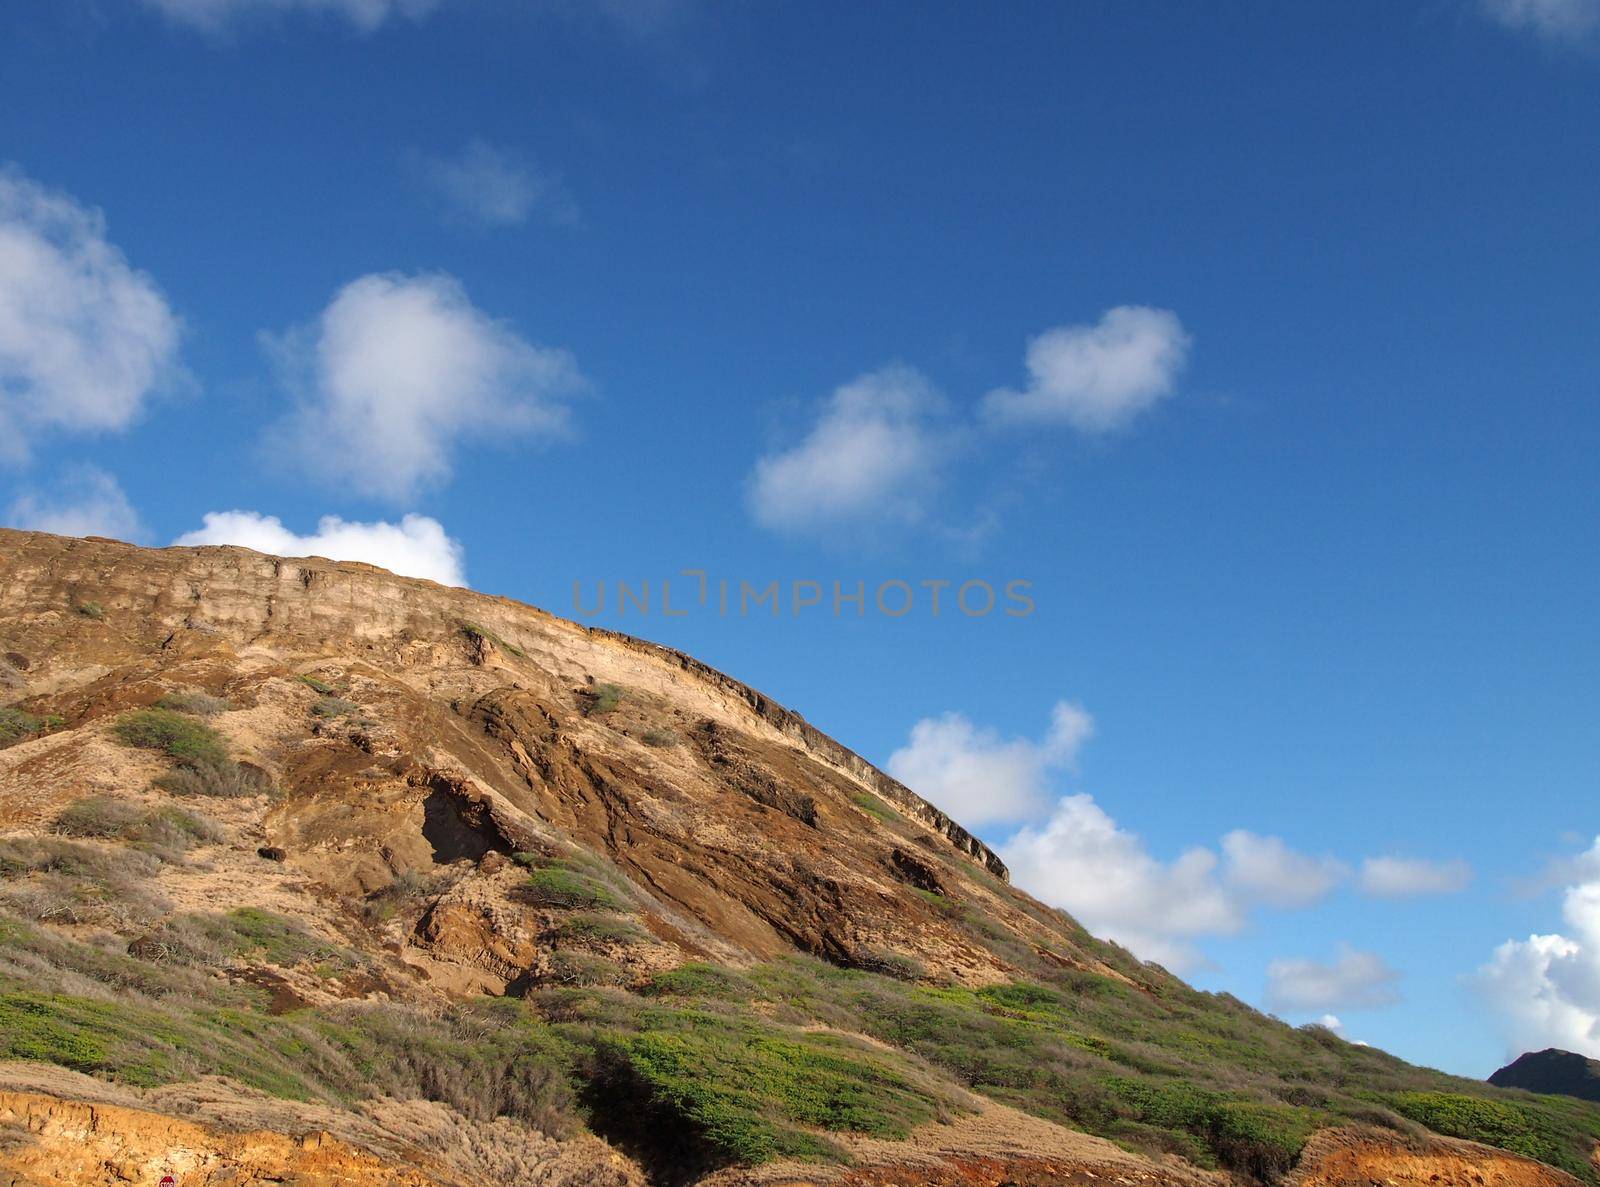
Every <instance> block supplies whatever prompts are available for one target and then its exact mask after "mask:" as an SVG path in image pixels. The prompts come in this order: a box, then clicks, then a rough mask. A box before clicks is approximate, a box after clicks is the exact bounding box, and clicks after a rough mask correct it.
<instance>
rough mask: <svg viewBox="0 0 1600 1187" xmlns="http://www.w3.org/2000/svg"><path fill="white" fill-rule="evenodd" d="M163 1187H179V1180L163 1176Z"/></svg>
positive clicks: (171, 1176)
mask: <svg viewBox="0 0 1600 1187" xmlns="http://www.w3.org/2000/svg"><path fill="white" fill-rule="evenodd" d="M161 1187H178V1180H177V1178H176V1177H175V1176H173V1175H162V1176H161Z"/></svg>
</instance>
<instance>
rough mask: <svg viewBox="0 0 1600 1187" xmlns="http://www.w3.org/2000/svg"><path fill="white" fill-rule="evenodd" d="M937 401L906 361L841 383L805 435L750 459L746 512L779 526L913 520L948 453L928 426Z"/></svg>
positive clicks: (945, 444)
mask: <svg viewBox="0 0 1600 1187" xmlns="http://www.w3.org/2000/svg"><path fill="white" fill-rule="evenodd" d="M942 404H943V402H942V401H941V399H940V398H939V396H938V394H937V393H936V392H935V391H934V390H933V388H932V386H931V385H930V384H929V383H928V381H927V380H926V379H925V378H924V377H923V376H922V375H921V374H920V373H918V372H917V371H915V370H913V369H911V368H910V367H905V366H892V367H885V368H884V369H883V370H881V371H874V372H872V373H870V374H867V375H863V376H861V377H860V378H859V379H856V380H855V381H854V382H851V383H847V384H845V385H844V386H843V387H841V388H839V389H838V390H837V391H835V392H834V393H833V396H832V398H831V399H830V400H829V401H828V402H827V404H826V406H825V407H824V408H823V410H822V414H821V416H820V417H819V418H818V420H817V423H816V425H815V426H813V428H812V430H811V432H810V433H809V434H807V436H806V438H805V440H803V441H801V442H800V443H799V444H798V445H796V446H795V447H794V448H792V449H790V450H787V451H785V452H783V453H776V454H769V455H768V456H766V457H763V458H761V459H760V460H758V461H757V462H756V467H755V472H754V474H753V475H752V478H751V483H750V492H749V499H750V509H751V511H752V513H753V514H754V515H755V517H756V519H757V520H758V521H759V522H761V523H762V524H764V525H765V526H767V527H770V528H776V529H779V530H784V531H803V530H806V529H818V528H829V527H834V526H837V525H839V524H842V523H847V522H850V521H854V520H866V519H873V520H877V521H894V520H899V521H911V520H916V519H918V518H920V517H921V514H922V510H923V504H924V501H925V499H926V497H927V495H928V494H929V493H930V491H931V488H932V486H933V485H934V477H935V471H936V469H937V467H938V465H939V463H940V462H941V461H942V460H943V459H944V457H945V456H946V454H947V452H948V445H949V441H948V439H947V438H945V437H944V436H943V435H942V434H941V433H940V432H939V431H938V430H937V429H936V428H935V427H934V424H933V419H934V417H935V416H936V415H937V414H938V412H939V411H940V409H941V408H942Z"/></svg>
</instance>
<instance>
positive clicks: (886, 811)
mask: <svg viewBox="0 0 1600 1187" xmlns="http://www.w3.org/2000/svg"><path fill="white" fill-rule="evenodd" d="M850 799H851V800H852V801H853V802H854V803H855V806H856V807H858V808H860V809H861V810H862V811H863V812H866V813H867V814H868V815H870V816H876V817H877V818H878V819H879V820H881V821H883V822H884V823H885V824H893V823H894V822H895V821H897V820H899V819H900V814H899V813H898V812H896V811H895V810H894V809H893V808H891V807H890V806H889V805H888V804H886V803H884V802H883V801H882V800H880V799H879V798H878V797H877V796H875V795H873V794H872V793H871V792H870V791H858V792H856V794H855V795H853V796H851V797H850Z"/></svg>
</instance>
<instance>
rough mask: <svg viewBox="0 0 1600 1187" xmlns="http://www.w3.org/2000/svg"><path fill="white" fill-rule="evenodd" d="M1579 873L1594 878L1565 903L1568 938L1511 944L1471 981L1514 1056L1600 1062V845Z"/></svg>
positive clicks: (1531, 939)
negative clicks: (1565, 1054)
mask: <svg viewBox="0 0 1600 1187" xmlns="http://www.w3.org/2000/svg"><path fill="white" fill-rule="evenodd" d="M1575 865H1585V866H1587V867H1588V869H1589V870H1590V871H1591V873H1590V876H1589V878H1588V880H1586V881H1581V882H1577V883H1575V884H1574V885H1571V886H1568V887H1567V888H1566V891H1565V893H1564V894H1563V896H1562V904H1561V915H1562V918H1563V920H1564V921H1565V923H1566V927H1565V929H1564V931H1565V934H1560V933H1552V934H1549V935H1531V936H1529V937H1528V938H1527V939H1526V940H1507V941H1506V942H1505V943H1504V944H1501V945H1500V946H1499V947H1498V948H1496V949H1495V951H1494V956H1493V957H1492V958H1491V959H1490V961H1489V963H1488V964H1486V965H1484V966H1483V967H1482V968H1480V969H1479V970H1478V972H1477V973H1476V974H1475V976H1474V978H1473V980H1474V984H1475V985H1476V987H1477V988H1478V990H1479V991H1480V992H1481V993H1482V994H1483V995H1484V997H1485V998H1486V999H1487V1000H1488V1002H1489V1004H1490V1006H1491V1008H1492V1009H1493V1010H1494V1012H1495V1014H1496V1016H1497V1019H1498V1021H1499V1023H1500V1026H1501V1030H1502V1033H1503V1034H1504V1037H1505V1040H1506V1050H1507V1052H1508V1053H1511V1054H1517V1053H1520V1052H1522V1051H1537V1050H1540V1049H1542V1048H1544V1047H1562V1048H1565V1049H1566V1050H1568V1051H1577V1052H1579V1053H1581V1054H1583V1055H1587V1056H1589V1057H1590V1058H1600V871H1597V869H1596V867H1597V866H1600V839H1597V840H1596V841H1595V843H1594V846H1593V847H1592V848H1591V849H1590V850H1589V852H1588V853H1587V854H1585V857H1584V860H1583V861H1582V862H1581V863H1575Z"/></svg>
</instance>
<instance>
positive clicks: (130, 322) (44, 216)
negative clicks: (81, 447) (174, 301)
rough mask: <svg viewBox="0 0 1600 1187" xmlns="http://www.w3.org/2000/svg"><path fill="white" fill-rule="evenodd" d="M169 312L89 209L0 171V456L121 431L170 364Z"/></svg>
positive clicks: (172, 322)
mask: <svg viewBox="0 0 1600 1187" xmlns="http://www.w3.org/2000/svg"><path fill="white" fill-rule="evenodd" d="M178 331H179V326H178V319H177V318H176V317H174V316H173V313H172V311H171V310H170V309H169V308H168V307H167V303H166V300H165V299H164V298H163V297H162V295H161V293H160V291H159V290H158V289H157V288H156V286H155V284H154V282H153V281H151V279H150V278H149V277H148V276H146V275H145V274H144V273H142V272H139V271H136V270H135V269H134V268H132V267H131V266H130V265H129V263H128V261H127V259H126V258H124V256H123V254H122V252H120V251H119V250H117V248H116V247H115V246H114V245H112V244H111V243H110V242H109V241H108V240H107V239H106V226H105V220H104V219H103V218H102V217H101V216H100V214H99V212H97V211H93V210H88V209H86V208H85V207H83V206H80V205H79V204H78V203H77V202H75V201H74V200H73V199H72V198H70V197H68V196H67V195H66V194H63V193H59V192H57V191H54V190H49V189H46V188H44V187H43V186H40V185H38V184H37V183H35V182H33V181H31V180H29V179H28V178H27V177H25V176H24V175H23V174H22V173H21V172H19V171H18V170H17V169H15V168H13V167H6V168H3V169H0V424H4V425H5V431H4V432H0V461H4V460H10V461H20V460H23V459H25V458H26V457H27V456H28V451H29V442H30V440H31V439H32V438H34V437H37V436H38V435H40V434H43V433H47V432H50V431H70V432H89V431H105V430H112V429H122V428H126V427H127V426H128V425H129V424H130V423H132V421H133V420H134V419H135V418H136V417H137V416H138V415H139V412H140V411H141V409H142V408H143V407H144V403H145V401H146V399H148V397H149V396H150V395H151V393H152V392H154V391H155V390H156V389H157V388H158V387H160V386H161V384H162V383H163V381H164V380H166V379H168V378H170V377H171V376H172V374H173V373H174V371H175V370H176V362H177V349H178Z"/></svg>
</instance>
